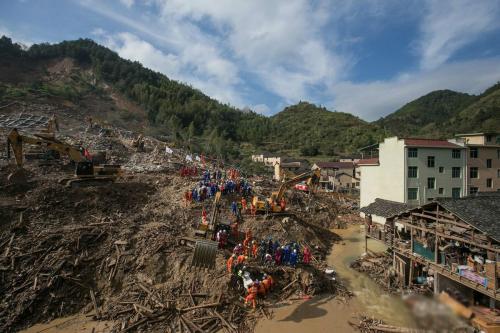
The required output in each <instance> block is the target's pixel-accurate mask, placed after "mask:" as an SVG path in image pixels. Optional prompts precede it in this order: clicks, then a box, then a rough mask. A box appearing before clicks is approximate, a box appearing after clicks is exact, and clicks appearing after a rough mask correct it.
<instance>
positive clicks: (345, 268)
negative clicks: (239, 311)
mask: <svg viewBox="0 0 500 333" xmlns="http://www.w3.org/2000/svg"><path fill="white" fill-rule="evenodd" d="M361 228H362V226H349V228H348V229H342V230H335V233H337V234H339V235H340V236H341V237H342V238H343V240H344V244H345V245H342V244H336V245H334V247H333V250H332V252H331V254H330V256H329V257H328V259H327V260H328V264H329V265H331V266H332V267H334V268H335V270H336V272H337V278H338V279H340V280H341V281H342V282H343V283H345V284H346V285H347V287H348V288H349V290H351V291H352V292H353V293H354V294H355V297H353V298H351V300H349V301H348V302H347V303H346V304H345V303H343V302H340V301H339V300H336V299H335V298H333V297H315V298H313V299H311V300H307V301H302V302H298V303H295V304H292V305H287V306H283V307H279V308H274V309H273V310H274V317H273V318H272V319H270V320H269V319H267V320H263V321H261V322H259V324H258V325H257V328H256V332H257V333H267V332H287V333H294V332H301V333H302V332H307V333H315V332H335V333H337V332H356V330H355V329H354V328H352V327H351V325H350V324H349V321H352V322H356V321H357V316H358V315H359V314H364V315H368V316H373V317H375V318H378V319H382V320H384V321H385V322H387V323H388V324H392V325H396V326H406V327H414V326H415V323H414V319H413V318H412V315H411V313H410V311H409V309H408V308H407V307H406V305H405V303H404V302H403V301H402V300H401V298H400V297H398V296H394V295H388V294H387V293H386V292H384V291H383V290H382V289H381V288H380V286H379V285H377V284H376V283H375V282H374V281H373V280H371V279H370V278H369V277H368V276H367V275H365V274H361V273H358V272H356V271H355V270H353V269H351V268H350V267H349V264H350V263H351V262H352V261H354V260H355V259H356V258H358V257H359V256H360V255H361V254H362V253H363V252H364V251H365V241H364V236H363V235H364V231H363V230H362V229H361ZM368 248H369V249H370V250H372V251H374V252H379V251H384V250H385V248H384V246H383V244H381V243H379V242H376V241H372V240H369V241H368Z"/></svg>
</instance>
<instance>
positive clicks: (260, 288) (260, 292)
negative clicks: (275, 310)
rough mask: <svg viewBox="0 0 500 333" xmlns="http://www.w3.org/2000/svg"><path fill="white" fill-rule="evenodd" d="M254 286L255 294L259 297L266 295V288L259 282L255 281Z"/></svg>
mask: <svg viewBox="0 0 500 333" xmlns="http://www.w3.org/2000/svg"><path fill="white" fill-rule="evenodd" d="M255 284H256V285H257V294H258V295H261V296H265V295H266V287H265V286H264V284H263V283H262V282H259V280H257V281H255Z"/></svg>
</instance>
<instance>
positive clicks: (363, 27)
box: [0, 0, 500, 120]
mask: <svg viewBox="0 0 500 333" xmlns="http://www.w3.org/2000/svg"><path fill="white" fill-rule="evenodd" d="M2 34H5V35H7V36H9V37H11V38H12V39H14V40H15V41H17V42H21V43H25V44H28V45H29V44H31V43H38V42H51V43H52V42H59V41H62V40H69V39H77V38H92V39H94V40H96V41H97V42H99V43H101V44H103V45H105V46H107V47H109V48H111V49H113V50H115V51H116V52H118V54H120V56H122V57H124V58H127V59H131V60H137V61H139V62H141V63H142V64H144V66H146V67H149V68H151V69H154V70H157V71H159V72H162V73H164V74H166V75H167V76H168V77H170V78H172V79H176V80H179V81H182V82H185V83H188V84H190V85H192V86H194V87H196V88H198V89H200V90H202V91H203V92H205V93H206V94H208V95H210V96H212V97H214V98H217V99H218V100H220V101H222V102H226V103H230V104H232V105H234V106H237V107H245V106H248V107H250V108H251V109H253V110H255V111H257V112H260V113H264V114H266V115H270V114H273V113H276V112H278V111H280V110H281V109H282V108H283V107H284V106H286V105H289V104H293V103H296V102H298V101H300V100H307V101H310V102H313V103H316V104H320V105H323V106H326V107H327V108H329V109H331V110H338V111H345V112H350V113H353V114H355V115H357V116H359V117H361V118H363V119H365V120H375V119H378V118H379V117H381V116H384V115H386V114H388V113H390V112H393V111H394V110H396V109H397V108H399V107H400V106H402V105H404V104H405V103H406V102H409V101H411V100H412V99H414V98H417V97H419V96H421V95H423V94H426V93H428V92H430V91H432V90H436V89H453V90H458V91H463V92H469V93H479V92H481V91H482V90H484V89H485V88H487V87H488V86H490V85H492V84H494V83H495V82H497V81H499V80H500V0H491V1H490V0H450V1H447V0H436V1H424V0H419V1H404V0H387V1H384V0H378V1H377V0H373V1H362V0H351V1H349V0H331V1H327V0H325V1H323V0H280V1H278V0H276V1H273V0H241V1H237V0H212V1H208V0H143V1H140V0H120V1H118V0H117V1H105V0H101V1H98V0H65V1H63V0H10V1H7V0H2V1H0V35H2ZM0 75H1V73H0Z"/></svg>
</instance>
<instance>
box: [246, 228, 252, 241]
mask: <svg viewBox="0 0 500 333" xmlns="http://www.w3.org/2000/svg"><path fill="white" fill-rule="evenodd" d="M245 238H248V239H252V230H250V229H247V230H245Z"/></svg>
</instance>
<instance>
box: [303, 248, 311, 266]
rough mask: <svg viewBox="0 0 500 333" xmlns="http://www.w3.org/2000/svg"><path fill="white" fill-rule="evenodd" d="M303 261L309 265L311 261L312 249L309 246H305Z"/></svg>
mask: <svg viewBox="0 0 500 333" xmlns="http://www.w3.org/2000/svg"><path fill="white" fill-rule="evenodd" d="M302 261H303V262H304V264H306V265H309V263H310V262H311V250H309V248H308V247H307V246H306V247H305V248H304V251H303V255H302Z"/></svg>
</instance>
